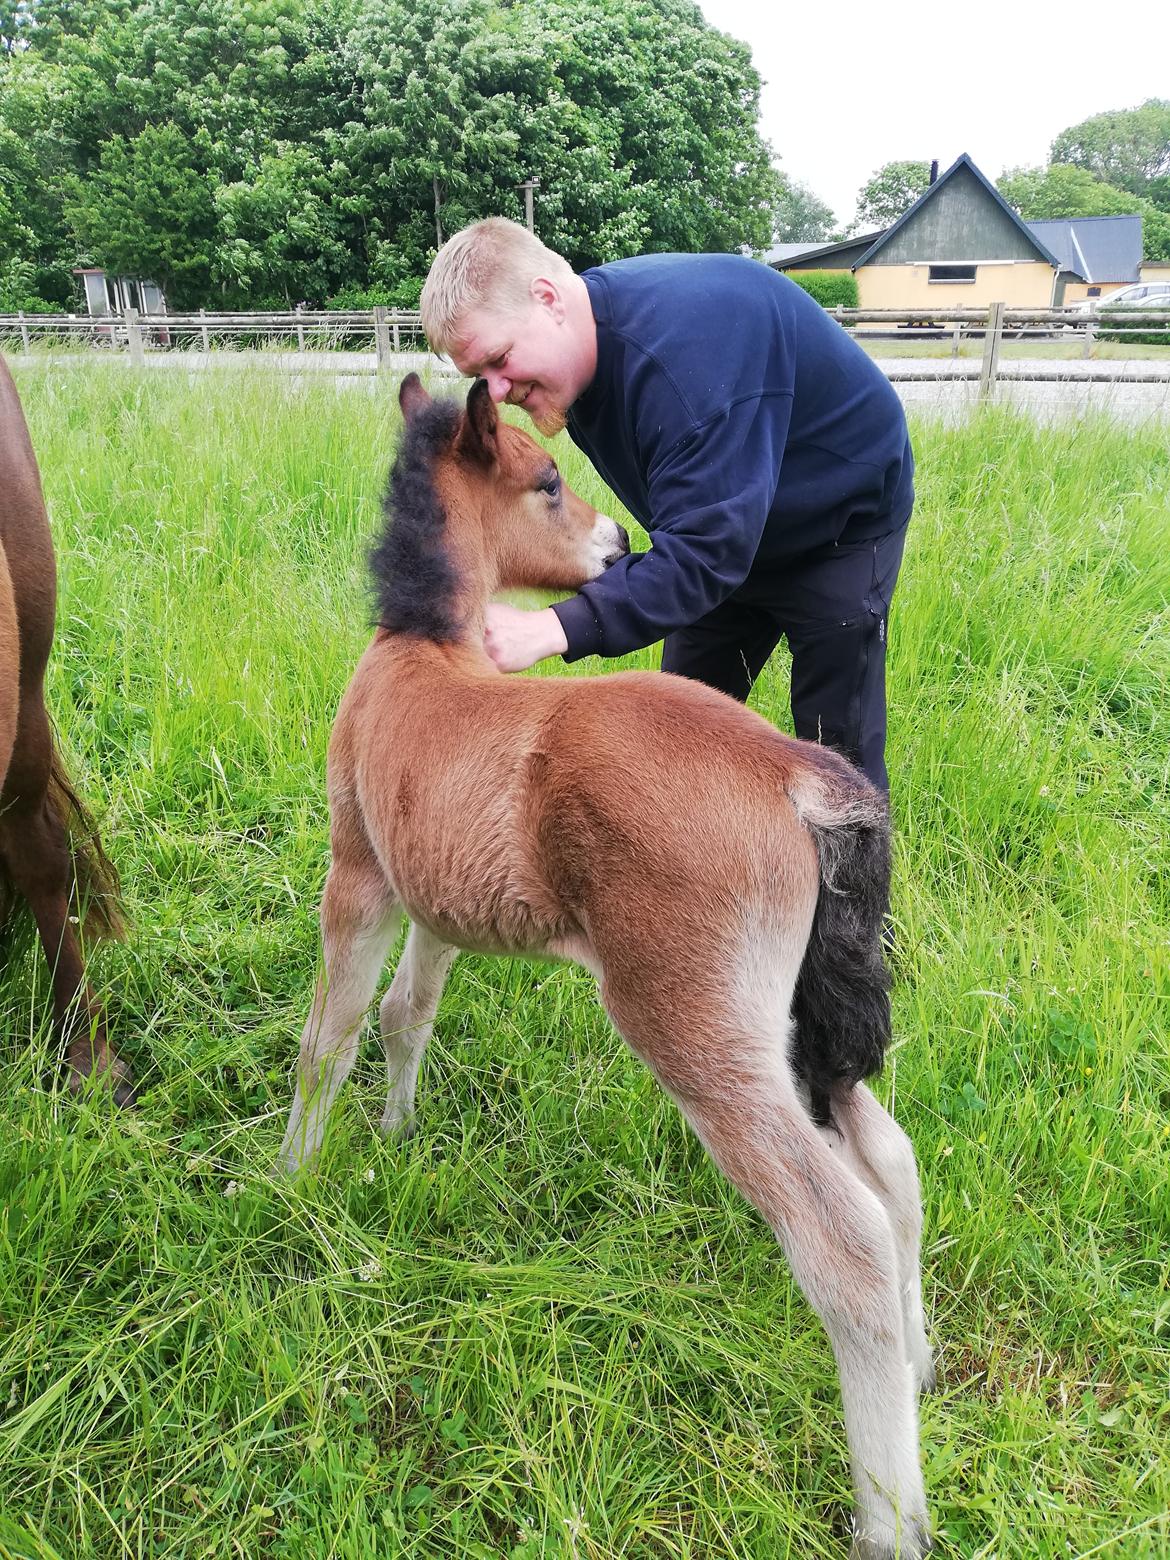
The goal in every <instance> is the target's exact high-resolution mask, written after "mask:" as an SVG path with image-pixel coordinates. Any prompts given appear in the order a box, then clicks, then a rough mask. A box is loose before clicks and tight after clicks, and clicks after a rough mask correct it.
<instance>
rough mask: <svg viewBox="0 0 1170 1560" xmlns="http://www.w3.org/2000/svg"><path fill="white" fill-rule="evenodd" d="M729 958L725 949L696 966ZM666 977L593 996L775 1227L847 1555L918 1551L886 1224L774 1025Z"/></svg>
mask: <svg viewBox="0 0 1170 1560" xmlns="http://www.w3.org/2000/svg"><path fill="white" fill-rule="evenodd" d="M728 962H729V961H728V959H727V957H726V954H725V953H724V955H723V957H722V958H718V957H717V958H713V959H709V960H707V959H705V960H704V961H703V963H702V966H701V967H703V968H707V969H719V968H726V967H727V965H728ZM674 973H675V975H676V980H675V983H674V986H673V988H672V989H671V990H670V992H669V994H668V995H667V996H666V998H665V1000H664V1001H662V1002H656V1001H655V996H654V992H653V990H648V989H647V986H646V985H644V984H643V985H635V984H634V982H633V981H630V982H629V984H628V987H627V989H626V990H615V989H614V988H613V986H612V984H609V983H606V985H605V987H604V989H603V994H604V996H605V1000H606V1004H607V1006H608V1007H609V1008H610V1011H611V1013H612V1014H613V1017H614V1021H615V1023H616V1024H617V1025H618V1028H619V1029H620V1030H621V1032H622V1034H623V1035H624V1036H625V1037H626V1039H627V1040H628V1041H629V1043H630V1045H631V1047H632V1048H633V1049H634V1050H635V1051H636V1052H637V1053H638V1054H639V1055H640V1056H641V1057H642V1058H643V1059H644V1060H645V1061H646V1062H647V1063H648V1065H649V1066H650V1067H651V1068H652V1069H653V1070H654V1072H655V1074H656V1075H657V1077H658V1078H659V1081H660V1082H661V1083H662V1084H663V1086H664V1087H665V1088H666V1089H667V1090H668V1091H669V1093H670V1094H671V1095H672V1096H673V1098H674V1099H675V1100H676V1101H677V1103H678V1105H679V1107H680V1109H681V1110H682V1111H683V1113H684V1115H685V1116H686V1118H687V1120H688V1121H689V1122H690V1124H691V1126H692V1127H693V1128H694V1130H695V1132H696V1133H697V1135H698V1136H699V1138H700V1139H701V1141H702V1142H703V1144H704V1146H705V1147H706V1149H707V1151H708V1153H709V1154H710V1155H711V1157H712V1159H714V1161H715V1163H716V1164H717V1165H718V1166H719V1168H720V1169H721V1170H722V1171H723V1173H724V1175H726V1176H727V1178H728V1180H730V1181H731V1182H732V1183H733V1184H734V1185H735V1186H736V1187H738V1188H739V1190H740V1191H741V1192H742V1193H743V1195H744V1196H745V1197H747V1198H748V1199H749V1201H750V1202H752V1203H753V1204H754V1205H755V1207H756V1208H758V1209H759V1211H760V1213H762V1214H763V1216H764V1218H765V1219H766V1220H767V1221H768V1223H769V1225H770V1226H771V1227H772V1229H773V1230H774V1231H775V1233H776V1235H777V1237H778V1238H779V1240H780V1242H781V1244H782V1245H783V1247H784V1250H785V1252H786V1254H787V1256H788V1260H789V1262H790V1263H791V1265H792V1270H793V1273H794V1275H795V1277H796V1281H797V1283H798V1284H799V1285H800V1287H801V1289H802V1290H803V1291H804V1294H805V1296H806V1298H807V1299H808V1301H809V1303H810V1304H811V1305H812V1306H813V1308H814V1309H815V1310H816V1312H817V1314H818V1315H819V1316H820V1318H821V1320H822V1321H823V1322H824V1324H825V1328H826V1330H827V1331H828V1334H829V1338H830V1341H831V1343H832V1346H833V1353H834V1355H835V1356H836V1360H837V1369H838V1374H839V1376H840V1381H841V1396H842V1400H843V1403H844V1409H845V1425H846V1432H847V1435H848V1439H849V1450H850V1460H851V1463H852V1470H853V1485H854V1491H855V1494H856V1512H855V1517H854V1531H855V1539H854V1546H853V1554H854V1556H855V1560H894V1557H895V1556H900V1557H902V1560H918V1557H920V1556H921V1555H923V1554H925V1553H926V1551H927V1549H928V1548H929V1537H928V1526H927V1515H926V1496H925V1492H924V1489H923V1484H922V1474H921V1470H920V1468H919V1464H918V1421H917V1408H916V1404H915V1395H914V1390H913V1383H912V1381H911V1375H910V1369H909V1366H908V1363H907V1360H906V1352H905V1345H904V1341H903V1328H902V1310H901V1302H900V1298H899V1282H898V1264H897V1255H896V1252H895V1245H894V1236H893V1232H892V1230H891V1228H890V1222H889V1220H888V1218H887V1217H886V1214H885V1210H884V1209H883V1208H882V1205H881V1203H880V1202H879V1201H878V1199H877V1197H876V1196H875V1195H874V1193H873V1192H872V1191H870V1189H869V1188H868V1187H867V1186H865V1185H864V1184H863V1183H862V1182H861V1181H860V1180H859V1179H858V1178H857V1176H855V1175H854V1174H853V1173H852V1171H850V1170H849V1169H848V1167H847V1166H846V1165H845V1164H844V1163H843V1162H842V1159H841V1157H840V1156H837V1155H834V1153H833V1151H832V1150H831V1149H830V1148H829V1147H828V1146H827V1145H826V1144H825V1143H824V1142H822V1140H821V1139H820V1137H819V1136H818V1135H817V1131H816V1129H815V1127H814V1126H813V1124H812V1122H811V1121H810V1120H809V1117H808V1115H807V1113H806V1112H805V1110H804V1108H803V1106H802V1105H801V1103H800V1100H799V1098H798V1095H797V1092H796V1087H795V1084H794V1082H793V1079H792V1077H791V1075H790V1071H789V1066H788V1062H787V1034H786V1032H785V1026H784V1025H782V1024H781V1023H780V1022H777V1023H776V1026H775V1031H774V1033H772V1034H769V1035H764V1034H748V1033H746V1032H745V1026H744V1021H743V1015H742V1014H741V1013H739V1012H738V1011H736V1010H735V1008H734V1007H733V1006H731V1005H728V1004H727V1003H726V1002H724V1001H720V1000H719V999H718V998H717V997H715V998H713V997H712V995H711V994H710V993H706V994H704V993H701V992H693V993H691V997H690V1000H689V1001H688V1002H687V1004H686V1006H685V1010H684V1009H683V1008H682V1007H681V1006H680V1004H679V1003H678V1001H677V998H678V995H679V994H680V993H681V992H682V991H683V990H684V989H685V980H684V979H682V978H677V977H679V976H680V972H674ZM793 978H794V979H795V972H793ZM704 996H706V1000H705V1001H704ZM704 1008H705V1010H706V1011H705V1012H704Z"/></svg>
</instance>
